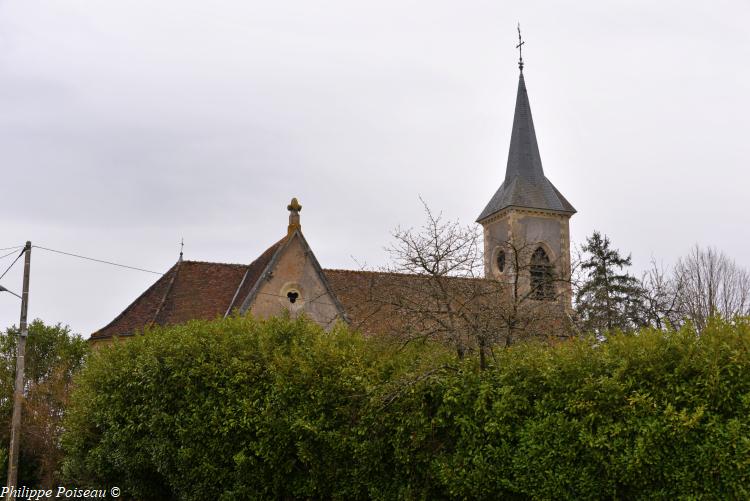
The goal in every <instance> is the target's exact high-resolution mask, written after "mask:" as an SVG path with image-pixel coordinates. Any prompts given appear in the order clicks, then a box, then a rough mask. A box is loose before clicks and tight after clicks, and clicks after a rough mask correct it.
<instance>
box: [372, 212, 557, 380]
mask: <svg viewBox="0 0 750 501" xmlns="http://www.w3.org/2000/svg"><path fill="white" fill-rule="evenodd" d="M422 204H423V205H424V210H425V215H426V222H425V224H424V225H423V226H422V227H420V228H418V229H413V228H409V229H402V228H397V229H396V230H395V231H394V233H393V237H394V243H393V244H392V245H391V246H390V247H389V248H387V251H388V252H389V254H390V256H391V261H392V265H391V266H389V267H387V268H385V269H383V270H381V272H380V273H378V274H373V275H372V276H371V277H370V284H369V285H370V287H371V291H370V295H369V297H368V301H367V302H369V303H371V304H378V305H380V307H381V308H382V310H380V311H378V312H377V314H378V315H380V316H382V315H383V310H385V311H387V312H388V314H389V323H390V325H391V327H392V328H394V330H397V331H399V332H398V334H400V335H402V336H406V338H407V339H409V340H413V339H423V338H433V339H440V340H443V341H447V342H449V343H450V344H451V345H452V346H454V348H455V350H456V354H457V356H458V357H459V358H463V357H464V356H465V354H466V353H467V352H469V351H473V350H476V351H477V352H478V354H479V357H480V365H481V366H482V367H485V366H486V364H487V357H488V356H491V355H492V349H493V347H494V346H497V345H501V346H508V345H510V344H511V343H512V342H514V341H516V340H517V339H520V338H522V337H525V336H528V335H532V334H540V333H541V334H549V333H550V328H551V327H552V326H555V324H557V325H556V327H557V328H558V330H559V327H560V323H561V321H562V320H564V316H565V308H564V307H562V306H561V304H563V303H564V301H561V298H562V296H563V295H564V294H566V291H569V286H564V287H561V286H559V282H561V281H562V277H563V275H562V274H558V273H555V269H556V268H555V263H550V262H549V261H548V260H547V261H544V260H543V259H542V258H539V259H538V260H537V261H538V262H537V261H535V255H534V251H535V250H536V249H538V245H532V244H527V243H525V242H512V241H511V242H504V243H502V247H503V250H504V252H505V256H507V267H506V268H507V270H506V272H505V273H503V274H502V275H501V276H491V277H485V276H484V255H483V251H482V245H481V243H482V242H481V233H480V230H479V229H478V228H477V227H476V226H463V225H461V224H460V223H459V222H457V221H445V220H444V219H443V216H442V214H437V215H436V214H435V213H433V212H432V211H431V210H430V208H429V207H428V206H427V204H425V203H424V201H422ZM545 258H546V255H545ZM568 295H569V292H568Z"/></svg>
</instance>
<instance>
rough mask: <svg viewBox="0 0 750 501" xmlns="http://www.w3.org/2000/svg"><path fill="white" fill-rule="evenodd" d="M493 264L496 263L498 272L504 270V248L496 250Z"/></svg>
mask: <svg viewBox="0 0 750 501" xmlns="http://www.w3.org/2000/svg"><path fill="white" fill-rule="evenodd" d="M495 264H497V271H499V272H500V273H502V272H504V271H505V251H504V250H502V249H500V250H498V251H497V257H496V258H495Z"/></svg>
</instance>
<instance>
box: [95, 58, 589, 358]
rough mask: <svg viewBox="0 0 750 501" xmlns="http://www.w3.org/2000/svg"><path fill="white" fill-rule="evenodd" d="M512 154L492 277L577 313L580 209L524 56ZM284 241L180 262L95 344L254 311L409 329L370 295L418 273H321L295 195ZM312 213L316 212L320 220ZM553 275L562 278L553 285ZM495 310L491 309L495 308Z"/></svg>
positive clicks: (495, 233) (487, 223) (487, 234)
mask: <svg viewBox="0 0 750 501" xmlns="http://www.w3.org/2000/svg"><path fill="white" fill-rule="evenodd" d="M519 70H520V71H519V80H518V93H517V96H516V106H515V114H514V117H513V130H512V133H511V138H510V150H509V153H508V162H507V166H506V169H505V178H504V179H503V181H502V184H501V185H500V188H499V189H498V190H497V192H495V194H494V195H493V196H492V198H491V199H490V201H489V202H488V203H487V205H486V206H485V207H484V210H482V211H481V213H480V214H479V217H478V218H477V220H476V222H477V223H478V224H481V225H482V227H483V234H484V275H485V278H484V279H482V278H476V279H466V280H474V281H482V280H488V279H490V280H491V281H493V282H494V283H514V284H515V285H516V290H515V291H514V294H516V295H519V294H523V295H524V297H527V298H529V301H534V302H540V303H541V302H547V303H554V304H556V305H557V306H559V307H560V310H561V311H564V310H567V309H569V308H570V302H571V291H570V281H569V277H570V231H569V221H570V218H571V216H572V215H573V214H575V212H576V210H575V209H574V208H573V206H572V205H571V204H570V203H569V202H568V201H567V200H566V199H565V197H563V195H562V194H561V193H560V192H559V191H558V190H557V189H556V188H555V186H554V185H553V184H552V183H551V182H550V181H549V179H547V178H546V177H545V175H544V170H543V168H542V160H541V157H540V154H539V147H538V144H537V137H536V132H535V131H534V122H533V120H532V117H531V107H530V105H529V96H528V93H527V91H526V82H525V80H524V74H523V59H522V58H521V59H520V60H519ZM287 210H288V225H287V228H286V232H285V233H284V234H283V236H282V238H280V239H279V240H278V241H276V242H275V243H273V244H272V245H270V246H269V247H268V249H267V250H266V251H265V252H263V253H262V254H261V255H260V256H258V257H257V259H255V260H254V261H252V262H251V263H249V264H227V263H212V262H199V261H188V260H183V259H182V253H181V254H180V258H179V260H178V261H177V262H176V263H175V264H174V265H173V266H172V267H171V268H170V269H169V270H168V271H167V272H166V273H164V275H162V276H161V277H160V278H159V279H158V280H157V281H156V282H155V283H154V284H153V285H151V287H149V288H148V289H147V290H146V291H144V292H143V293H142V294H141V295H140V296H139V297H138V298H136V299H135V300H134V301H133V302H132V303H131V304H130V305H129V306H128V307H127V308H125V310H124V311H123V312H122V313H120V314H119V315H118V316H117V317H116V318H115V319H113V320H112V321H111V322H110V323H109V324H107V325H106V326H104V327H102V328H101V329H99V330H98V331H96V332H94V333H93V334H92V335H91V337H90V341H91V342H92V343H93V344H94V345H99V344H106V343H108V342H111V341H112V340H113V339H116V338H126V337H128V336H133V335H136V334H138V333H139V332H142V331H143V330H144V329H146V328H147V327H149V326H151V325H177V324H182V323H185V322H188V321H190V320H194V319H207V320H210V319H216V318H221V317H226V316H229V315H234V314H239V315H246V314H250V315H253V316H255V317H258V318H268V317H272V316H276V315H281V314H284V313H285V312H289V314H290V315H292V316H294V317H296V316H298V315H301V314H304V315H305V316H306V317H307V318H309V319H311V320H312V321H314V322H316V323H318V324H320V325H321V326H322V327H324V328H330V327H331V326H333V325H334V324H335V323H337V322H346V323H348V324H349V325H351V326H352V327H353V328H356V329H358V330H361V331H362V332H364V333H366V334H379V333H383V332H384V331H386V330H389V329H391V330H398V329H399V328H403V327H404V322H405V321H404V320H400V319H399V318H398V315H395V314H394V309H393V307H392V305H391V307H383V302H379V301H376V300H375V298H374V296H373V294H372V291H373V289H374V287H375V286H376V285H377V284H387V285H386V288H385V289H384V290H385V295H388V294H389V291H390V290H392V288H393V287H394V286H396V285H400V286H404V287H401V290H411V291H418V290H419V289H420V287H423V286H424V283H425V282H424V280H425V277H423V276H420V275H405V274H393V273H384V272H373V271H361V270H338V269H326V268H323V267H322V266H321V265H320V263H319V262H318V260H317V258H316V257H315V253H314V252H313V249H312V248H311V247H310V245H309V244H308V242H307V240H306V239H305V236H304V234H303V231H302V224H301V216H300V214H301V211H302V206H301V205H300V203H299V201H298V200H297V199H294V198H293V199H292V200H291V203H290V204H289V205H288V206H287ZM313 217H314V216H313ZM552 277H556V278H555V279H554V280H553V279H552ZM489 307H491V306H489Z"/></svg>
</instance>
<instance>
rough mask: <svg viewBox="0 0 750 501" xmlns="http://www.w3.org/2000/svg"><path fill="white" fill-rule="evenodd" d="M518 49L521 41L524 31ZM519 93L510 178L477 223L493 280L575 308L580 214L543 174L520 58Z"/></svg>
mask: <svg viewBox="0 0 750 501" xmlns="http://www.w3.org/2000/svg"><path fill="white" fill-rule="evenodd" d="M518 38H519V44H518V47H517V48H518V49H519V50H520V49H521V46H522V45H523V43H524V42H522V41H521V34H520V29H519V37H518ZM518 66H519V70H520V74H519V78H518V94H517V96H516V109H515V115H514V117H513V131H512V133H511V138H510V151H509V153H508V164H507V166H506V168H505V179H504V180H503V183H502V184H501V185H500V188H499V189H498V190H497V192H496V193H495V195H494V196H493V197H492V199H491V200H490V201H489V203H488V204H487V206H486V207H485V208H484V210H483V211H482V213H481V214H480V215H479V217H478V218H477V222H478V223H480V224H481V225H482V226H483V228H484V271H485V276H486V277H488V278H490V277H491V278H496V279H499V280H502V281H504V282H507V283H517V284H518V286H519V287H518V288H519V291H518V294H519V295H525V296H526V297H530V298H531V299H537V300H554V301H559V302H560V303H562V304H564V305H566V306H567V307H570V301H571V288H570V230H569V221H570V217H571V216H572V215H573V214H575V212H576V210H575V209H574V208H573V206H572V205H571V204H570V203H569V202H568V201H567V200H566V199H565V197H563V196H562V194H561V193H560V192H559V191H558V190H557V189H556V188H555V187H554V186H553V185H552V183H551V182H550V181H549V179H547V178H546V177H545V175H544V170H543V169H542V160H541V157H540V155H539V146H538V145H537V139H536V133H535V131H534V121H533V120H532V118H531V107H530V105H529V96H528V93H527V92H526V82H525V80H524V75H523V57H520V59H519V64H518Z"/></svg>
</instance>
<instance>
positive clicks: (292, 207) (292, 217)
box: [286, 198, 302, 235]
mask: <svg viewBox="0 0 750 501" xmlns="http://www.w3.org/2000/svg"><path fill="white" fill-rule="evenodd" d="M286 208H287V210H288V211H289V228H288V229H287V235H291V234H292V233H294V231H295V230H300V231H301V230H302V225H301V224H300V222H299V212H300V211H301V210H302V206H301V205H300V203H299V202H298V201H297V199H296V198H292V202H291V203H290V204H289V205H287V207H286Z"/></svg>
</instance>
